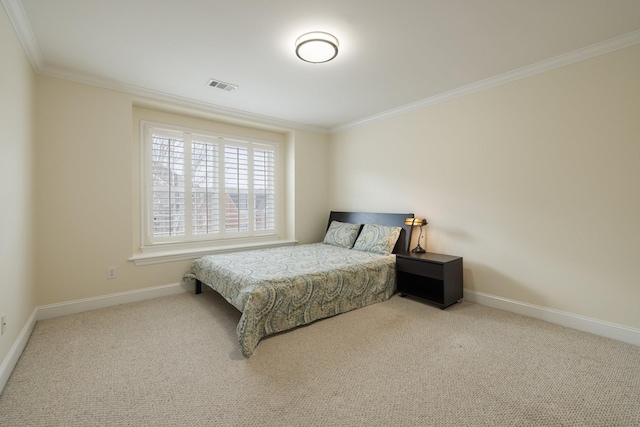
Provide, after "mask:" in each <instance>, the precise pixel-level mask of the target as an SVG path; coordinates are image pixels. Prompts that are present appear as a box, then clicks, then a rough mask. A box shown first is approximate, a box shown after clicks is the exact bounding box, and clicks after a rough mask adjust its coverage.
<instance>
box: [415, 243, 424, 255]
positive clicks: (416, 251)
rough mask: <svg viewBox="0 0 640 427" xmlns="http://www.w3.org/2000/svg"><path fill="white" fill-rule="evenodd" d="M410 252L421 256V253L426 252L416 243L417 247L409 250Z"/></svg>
mask: <svg viewBox="0 0 640 427" xmlns="http://www.w3.org/2000/svg"><path fill="white" fill-rule="evenodd" d="M411 252H413V253H414V254H423V253H425V252H427V251H425V250H424V249H422V247H420V244H419V243H418V246H416V247H415V248H413V249H411Z"/></svg>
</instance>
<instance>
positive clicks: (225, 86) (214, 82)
mask: <svg viewBox="0 0 640 427" xmlns="http://www.w3.org/2000/svg"><path fill="white" fill-rule="evenodd" d="M207 85H208V86H211V87H217V88H218V89H224V90H226V91H227V92H233V91H234V90H236V89H238V85H232V84H231V83H225V82H221V81H220V80H215V79H210V80H209V82H208V83H207Z"/></svg>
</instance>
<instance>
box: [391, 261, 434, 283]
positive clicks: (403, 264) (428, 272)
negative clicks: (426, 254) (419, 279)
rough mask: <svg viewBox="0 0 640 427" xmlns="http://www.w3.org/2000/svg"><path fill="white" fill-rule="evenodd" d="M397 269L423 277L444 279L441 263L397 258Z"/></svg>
mask: <svg viewBox="0 0 640 427" xmlns="http://www.w3.org/2000/svg"><path fill="white" fill-rule="evenodd" d="M396 269H397V270H398V271H404V272H406V273H412V274H418V275H420V276H423V277H431V278H433V279H438V280H442V279H444V273H443V269H442V265H441V264H435V263H434V264H432V263H426V262H422V261H420V260H413V259H407V258H400V257H398V258H396Z"/></svg>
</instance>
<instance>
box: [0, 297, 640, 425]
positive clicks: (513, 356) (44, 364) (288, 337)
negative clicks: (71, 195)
mask: <svg viewBox="0 0 640 427" xmlns="http://www.w3.org/2000/svg"><path fill="white" fill-rule="evenodd" d="M239 317H240V315H239V313H238V312H237V311H235V309H234V308H232V307H231V306H230V305H228V304H227V303H226V302H225V301H224V300H222V299H221V298H220V297H219V296H218V295H217V294H215V293H213V292H212V291H211V290H209V289H205V290H204V293H203V294H202V295H193V294H183V295H178V296H171V297H166V298H159V299H155V300H149V301H144V302H140V303H135V304H128V305H123V306H118V307H112V308H108V309H104V310H98V311H93V312H89V313H83V314H78V315H73V316H65V317H61V318H57V319H51V320H46V321H41V322H38V324H37V325H36V327H35V330H34V332H33V335H32V337H31V339H30V341H29V343H28V345H27V347H26V349H25V351H24V353H23V355H22V357H21V359H20V361H19V362H18V364H17V366H16V369H15V370H14V372H13V374H12V376H11V378H10V379H9V381H8V383H7V386H6V388H5V390H4V392H3V394H2V395H1V396H0V425H2V426H90V425H91V426H100V425H104V426H157V425H175V426H205V425H207V426H209V425H219V426H307V425H313V426H372V425H379V426H430V425H433V426H536V425H539V426H639V425H640V347H636V346H633V345H629V344H625V343H621V342H617V341H613V340H610V339H606V338H601V337H597V336H594V335H590V334H586V333H582V332H579V331H575V330H571V329H566V328H562V327H559V326H555V325H552V324H548V323H545V322H541V321H537V320H534V319H529V318H526V317H521V316H517V315H513V314H509V313H506V312H502V311H498V310H494V309H490V308H487V307H483V306H480V305H477V304H472V303H468V302H463V303H461V304H456V305H454V306H452V307H450V308H448V309H447V310H445V311H441V310H439V309H437V308H433V307H430V306H428V305H424V304H422V303H420V302H417V301H415V300H411V299H408V298H407V299H405V298H400V297H399V296H394V297H393V298H391V300H389V301H386V302H383V303H379V304H376V305H373V306H370V307H367V308H363V309H360V310H356V311H353V312H350V313H346V314H343V315H340V316H336V317H333V318H331V319H326V320H322V321H319V322H316V323H314V324H312V325H310V326H306V327H302V328H298V329H296V330H293V331H289V332H285V333H282V334H279V335H276V336H273V337H269V338H266V339H264V340H263V341H262V342H261V343H260V344H259V345H258V348H257V350H256V353H255V354H254V356H253V357H252V358H250V359H243V358H242V356H241V354H240V349H239V346H238V343H237V341H236V336H235V326H236V323H237V321H238V319H239Z"/></svg>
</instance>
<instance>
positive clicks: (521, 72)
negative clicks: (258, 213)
mask: <svg viewBox="0 0 640 427" xmlns="http://www.w3.org/2000/svg"><path fill="white" fill-rule="evenodd" d="M638 43H640V30H638V31H633V32H631V33H627V34H623V35H622V36H619V37H615V38H613V39H609V40H606V41H603V42H600V43H596V44H593V45H590V46H587V47H584V48H581V49H578V50H575V51H573V52H569V53H567V54H563V55H559V56H556V57H553V58H550V59H547V60H544V61H541V62H537V63H535V64H532V65H528V66H526V67H522V68H518V69H516V70H513V71H509V72H507V73H504V74H500V75H497V76H494V77H490V78H488V79H484V80H480V81H478V82H475V83H471V84H469V85H466V86H461V87H459V88H456V89H453V90H449V91H446V92H442V93H439V94H437V95H434V96H431V97H429V98H425V99H422V100H420V101H417V102H413V103H411V104H406V105H403V106H401V107H398V108H394V109H392V110H388V111H385V112H382V113H380V114H374V115H372V116H369V117H365V118H363V119H359V120H354V121H352V122H349V123H345V124H343V125H340V126H336V127H334V128H331V129H330V130H329V132H330V133H338V132H342V131H345V130H348V129H352V128H356V127H359V126H363V125H367V124H370V123H374V122H378V121H381V120H385V119H388V118H391V117H394V116H398V115H400V114H404V113H408V112H410V111H414V110H418V109H420V108H424V107H428V106H430V105H435V104H439V103H441V102H445V101H449V100H452V99H455V98H459V97H461V96H465V95H469V94H472V93H475V92H479V91H482V90H485V89H489V88H492V87H494V86H499V85H503V84H506V83H510V82H513V81H515V80H520V79H524V78H526V77H531V76H534V75H536V74H540V73H544V72H546V71H549V70H553V69H555V68H560V67H564V66H565V65H569V64H573V63H575V62H579V61H584V60H585V59H589V58H593V57H595V56H599V55H604V54H606V53H610V52H613V51H616V50H620V49H624V48H626V47H630V46H633V45H636V44H638Z"/></svg>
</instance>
